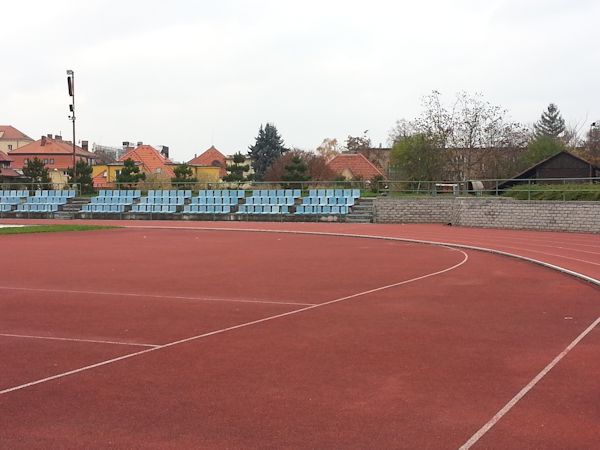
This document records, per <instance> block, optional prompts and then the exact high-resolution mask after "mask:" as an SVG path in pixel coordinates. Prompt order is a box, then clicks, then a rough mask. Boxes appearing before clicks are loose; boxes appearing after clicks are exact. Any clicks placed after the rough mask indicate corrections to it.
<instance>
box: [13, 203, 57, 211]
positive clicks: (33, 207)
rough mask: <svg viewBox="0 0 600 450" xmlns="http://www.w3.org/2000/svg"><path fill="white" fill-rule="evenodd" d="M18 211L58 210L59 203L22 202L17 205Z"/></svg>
mask: <svg viewBox="0 0 600 450" xmlns="http://www.w3.org/2000/svg"><path fill="white" fill-rule="evenodd" d="M17 211H25V212H56V211H58V205H56V204H50V203H21V204H20V205H17Z"/></svg>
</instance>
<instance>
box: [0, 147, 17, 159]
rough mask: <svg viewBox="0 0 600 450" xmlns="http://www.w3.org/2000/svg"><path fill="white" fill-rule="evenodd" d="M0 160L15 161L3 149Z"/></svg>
mask: <svg viewBox="0 0 600 450" xmlns="http://www.w3.org/2000/svg"><path fill="white" fill-rule="evenodd" d="M0 161H1V162H13V161H14V159H12V158H11V157H10V156H8V155H7V154H6V153H4V152H3V151H1V150H0Z"/></svg>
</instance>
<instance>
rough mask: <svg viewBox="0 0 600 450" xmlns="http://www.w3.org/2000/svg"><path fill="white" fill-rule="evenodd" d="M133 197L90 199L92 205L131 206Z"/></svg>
mask: <svg viewBox="0 0 600 450" xmlns="http://www.w3.org/2000/svg"><path fill="white" fill-rule="evenodd" d="M134 200H135V197H92V204H93V205H133V202H134Z"/></svg>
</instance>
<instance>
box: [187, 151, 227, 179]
mask: <svg viewBox="0 0 600 450" xmlns="http://www.w3.org/2000/svg"><path fill="white" fill-rule="evenodd" d="M188 165H190V166H199V167H207V166H210V167H218V168H219V178H221V179H222V178H223V177H224V176H225V175H227V157H226V156H225V155H224V154H223V153H221V152H220V151H219V150H217V149H216V148H215V146H214V145H212V146H211V147H210V148H209V149H208V150H206V151H205V152H203V153H201V154H200V155H198V156H194V158H193V159H191V160H190V161H188Z"/></svg>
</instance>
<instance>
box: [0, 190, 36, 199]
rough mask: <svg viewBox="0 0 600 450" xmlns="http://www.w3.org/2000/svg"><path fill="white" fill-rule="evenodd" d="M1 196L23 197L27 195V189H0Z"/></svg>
mask: <svg viewBox="0 0 600 450" xmlns="http://www.w3.org/2000/svg"><path fill="white" fill-rule="evenodd" d="M2 197H19V198H23V197H29V191H27V190H24V191H23V190H21V191H16V190H13V191H0V198H2Z"/></svg>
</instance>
